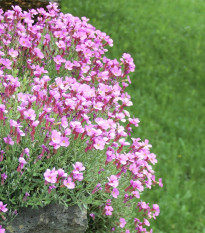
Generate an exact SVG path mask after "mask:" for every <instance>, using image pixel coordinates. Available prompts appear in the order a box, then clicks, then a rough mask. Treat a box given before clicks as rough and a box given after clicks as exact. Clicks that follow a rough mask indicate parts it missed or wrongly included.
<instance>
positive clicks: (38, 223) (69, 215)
mask: <svg viewBox="0 0 205 233" xmlns="http://www.w3.org/2000/svg"><path fill="white" fill-rule="evenodd" d="M87 226H88V221H87V210H86V209H85V208H82V210H81V209H80V208H79V207H78V206H76V205H75V206H70V207H64V206H61V205H59V204H50V205H48V206H45V207H40V208H39V209H31V208H21V209H20V210H19V211H18V215H17V217H16V218H15V219H14V220H13V221H12V223H11V224H10V225H9V226H7V228H6V232H8V233H83V232H85V230H86V229H87Z"/></svg>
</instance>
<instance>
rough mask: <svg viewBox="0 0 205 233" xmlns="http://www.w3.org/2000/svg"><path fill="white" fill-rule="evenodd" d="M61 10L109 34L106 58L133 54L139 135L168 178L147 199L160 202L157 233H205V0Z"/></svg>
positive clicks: (80, 4)
mask: <svg viewBox="0 0 205 233" xmlns="http://www.w3.org/2000/svg"><path fill="white" fill-rule="evenodd" d="M61 7H62V8H61V9H62V11H63V12H64V13H71V14H73V15H74V16H78V17H81V16H86V17H88V18H90V23H91V24H92V25H94V26H95V27H96V28H97V29H99V30H101V31H104V32H106V33H107V34H108V35H110V36H111V38H112V39H113V40H114V47H112V48H110V49H109V52H108V53H107V57H109V58H118V59H119V58H120V57H121V55H122V54H123V53H124V52H126V53H130V54H131V55H132V57H133V58H134V61H135V64H136V71H135V73H133V74H132V75H131V79H132V85H131V86H130V87H129V88H128V89H127V92H128V93H129V94H130V95H131V96H132V101H133V107H131V109H130V112H131V115H134V116H135V117H138V118H140V121H141V123H140V127H139V128H137V129H136V130H135V131H134V136H135V137H140V138H142V139H145V138H147V139H149V140H150V143H151V144H152V145H153V148H152V152H153V153H155V154H157V158H158V164H157V165H156V166H155V168H154V169H155V170H156V175H157V176H158V177H162V178H163V183H164V187H163V188H159V187H156V188H154V189H153V190H148V191H147V192H146V193H145V194H144V195H143V197H142V198H143V200H145V201H147V202H149V203H158V204H159V205H160V208H161V214H160V216H159V217H158V218H157V220H156V221H152V223H151V224H152V226H153V230H154V232H155V233H165V232H166V233H172V232H174V233H193V232H194V233H205V200H204V198H205V143H204V129H205V128H204V125H205V124H204V123H205V94H204V93H205V92H204V86H205V76H204V73H205V1H204V0H103V1H102V0H96V1H95V0H75V1H73V0H62V2H61ZM132 215H133V216H132V217H135V213H132ZM130 217H131V216H130Z"/></svg>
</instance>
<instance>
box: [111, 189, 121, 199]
mask: <svg viewBox="0 0 205 233" xmlns="http://www.w3.org/2000/svg"><path fill="white" fill-rule="evenodd" d="M111 194H112V196H113V197H114V198H117V197H118V195H119V191H118V189H117V188H114V189H113V190H112V193H111Z"/></svg>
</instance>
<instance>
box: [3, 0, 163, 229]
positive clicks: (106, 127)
mask: <svg viewBox="0 0 205 233" xmlns="http://www.w3.org/2000/svg"><path fill="white" fill-rule="evenodd" d="M47 9H48V11H46V10H44V9H43V8H40V9H37V10H34V9H31V10H29V11H28V12H26V11H24V12H22V10H21V8H20V7H18V6H15V7H13V10H9V11H7V12H5V13H4V12H3V11H2V10H1V9H0V95H1V97H0V133H1V135H2V138H1V139H0V150H1V151H0V168H1V170H0V171H2V172H3V173H2V174H1V177H2V181H1V185H2V187H3V188H4V189H5V190H6V185H9V182H7V183H6V181H7V180H8V178H9V179H11V178H10V177H11V174H12V173H13V172H17V174H18V175H19V176H18V177H20V176H22V177H25V179H26V177H28V176H29V174H31V170H32V168H33V169H34V170H35V169H39V170H38V172H39V173H38V174H40V173H41V176H40V177H38V178H40V179H42V180H43V175H44V180H43V181H44V184H42V185H43V186H45V185H48V184H49V185H50V184H51V185H50V186H49V187H48V193H49V194H50V193H51V190H52V189H56V190H58V191H59V190H60V188H62V187H66V188H67V189H69V190H68V191H71V190H72V189H74V190H75V187H76V184H77V183H76V182H78V181H82V182H83V181H84V180H85V185H84V187H85V188H86V185H87V186H88V187H89V188H88V189H89V192H90V193H91V195H93V196H94V197H96V196H97V194H98V193H99V192H104V193H105V194H106V197H107V199H106V200H102V202H103V203H102V204H101V206H102V205H103V206H104V207H103V210H102V214H103V215H105V216H110V215H113V213H114V211H115V209H114V206H111V201H112V199H113V198H114V199H113V200H116V199H118V198H119V197H121V198H122V200H123V202H124V203H127V202H129V201H130V200H131V199H135V198H137V199H139V198H140V195H141V193H142V192H143V191H144V189H145V188H149V189H150V188H151V187H152V185H155V184H159V185H160V186H162V183H161V180H159V181H156V180H155V176H154V170H153V169H152V165H154V164H155V163H157V159H156V155H155V154H153V153H151V152H150V148H151V145H150V144H149V141H148V140H145V141H141V139H140V138H133V137H132V138H131V140H130V141H129V138H128V137H129V136H131V132H132V127H138V124H139V119H138V118H134V117H131V116H130V113H129V112H128V111H127V110H126V107H128V106H131V105H132V101H131V98H130V95H129V94H128V93H127V92H125V88H126V87H127V86H128V85H129V84H130V83H131V81H130V78H129V73H130V72H134V70H135V65H134V62H133V59H132V57H131V56H130V55H129V54H127V53H124V54H123V56H122V58H121V59H120V61H117V60H116V59H114V60H111V59H109V58H107V57H106V56H105V55H104V54H105V52H107V48H106V46H113V41H112V39H111V38H110V37H109V36H108V35H106V34H105V33H104V32H101V31H100V30H96V29H95V27H93V26H92V25H91V24H89V23H88V19H87V18H86V17H82V19H79V18H78V17H74V16H72V15H71V14H63V13H61V12H59V9H58V7H57V4H56V3H49V5H48V6H47ZM34 17H36V18H37V22H34ZM76 145H80V149H79V148H77V146H76ZM14 151H19V154H18V153H14ZM94 154H97V155H98V156H99V157H98V156H97V157H94ZM12 156H13V157H12ZM92 156H93V159H94V158H95V159H96V167H97V164H98V162H99V161H102V162H101V165H100V167H98V168H99V169H97V168H96V174H93V173H92V172H93V167H91V169H92V171H89V169H87V165H85V167H86V170H85V167H84V165H83V164H86V161H88V160H89V159H90V157H91V160H93V159H92ZM10 157H12V158H13V160H12V161H13V163H12V167H14V168H15V171H13V170H9V168H8V166H7V164H8V163H9V161H10V163H11V159H10ZM91 160H89V161H91ZM76 161H81V162H76ZM97 161H98V162H97ZM71 163H72V164H73V169H72V170H71V168H70V167H72V166H70V164H71ZM39 164H41V166H43V167H44V168H45V170H44V171H42V169H41V166H39ZM56 166H59V167H61V168H60V169H58V170H56V169H55V167H56ZM88 166H89V165H88ZM65 171H66V172H68V174H69V175H68V174H67V173H66V172H65ZM82 171H85V172H84V174H83V173H82ZM104 171H107V172H106V173H105V172H104ZM29 172H30V173H29ZM36 173H37V172H36ZM104 174H109V175H108V176H107V175H104ZM83 175H84V177H83ZM95 176H96V179H95ZM90 177H91V178H93V180H92V182H91V181H90V180H91V178H90ZM99 177H100V178H99ZM28 180H29V179H28ZM95 182H96V183H95ZM99 182H100V183H99ZM46 187H47V186H46ZM59 192H60V191H59ZM0 198H4V196H1V194H0ZM29 198H32V194H31V193H30V194H29V192H26V194H25V195H24V198H23V200H24V202H26V201H27V200H28V199H29ZM4 199H5V198H4ZM2 200H3V199H2ZM8 205H9V206H11V208H12V205H11V204H9V202H8ZM5 206H6V205H3V202H0V208H1V209H0V212H6V210H7V208H6V207H5ZM136 208H137V210H138V212H137V213H136V214H137V216H140V215H139V214H140V212H143V216H147V218H148V219H151V218H155V217H156V216H157V215H158V214H159V208H158V206H157V204H155V205H153V208H151V207H149V205H148V204H146V203H144V202H142V201H140V202H139V203H138V205H137V206H136ZM0 214H1V213H0ZM2 216H3V215H2ZM90 216H91V217H92V218H93V219H94V218H95V217H94V216H95V214H94V213H91V214H90ZM124 217H125V218H126V216H124ZM125 218H122V217H119V218H118V223H117V225H118V226H117V227H118V228H119V229H121V228H125V225H126V220H125ZM133 226H134V228H135V230H136V232H148V231H147V230H146V229H145V228H144V226H149V221H148V220H147V219H144V220H140V217H138V218H135V219H133ZM125 232H129V230H128V229H125Z"/></svg>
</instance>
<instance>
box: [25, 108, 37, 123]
mask: <svg viewBox="0 0 205 233" xmlns="http://www.w3.org/2000/svg"><path fill="white" fill-rule="evenodd" d="M24 117H25V119H29V120H32V121H34V120H35V118H36V113H35V111H34V110H33V109H31V108H30V109H29V110H27V111H24Z"/></svg>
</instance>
